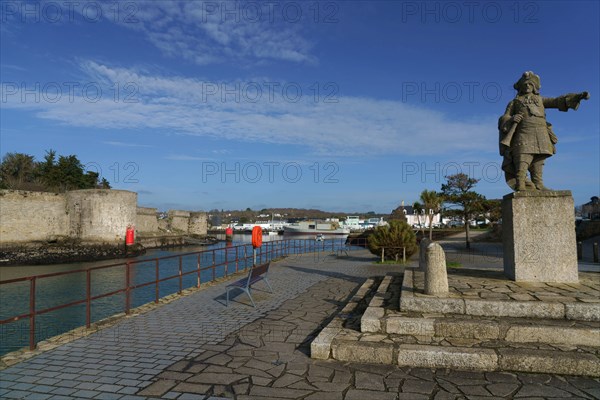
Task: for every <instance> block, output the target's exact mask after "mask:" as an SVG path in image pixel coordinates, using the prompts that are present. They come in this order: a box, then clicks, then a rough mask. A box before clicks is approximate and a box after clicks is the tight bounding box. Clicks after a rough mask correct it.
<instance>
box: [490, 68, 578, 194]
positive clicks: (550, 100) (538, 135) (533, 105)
mask: <svg viewBox="0 0 600 400" xmlns="http://www.w3.org/2000/svg"><path fill="white" fill-rule="evenodd" d="M513 87H514V88H515V90H517V95H516V97H515V98H514V99H513V100H512V101H511V102H510V103H508V106H507V107H506V111H505V112H504V115H502V116H501V117H500V120H499V121H498V130H499V131H500V155H502V156H504V161H503V162H502V169H503V170H504V174H505V178H506V183H507V184H508V186H510V187H511V189H513V190H516V191H520V190H548V189H547V188H546V187H545V186H544V180H543V177H542V175H543V172H544V162H545V160H546V158H548V157H550V156H552V155H553V154H554V153H556V147H555V145H556V143H557V142H558V138H557V137H556V135H555V134H554V132H553V130H552V125H551V124H549V123H548V122H546V111H545V109H546V108H558V109H559V110H560V111H568V110H569V108H572V109H574V110H577V108H578V107H579V103H580V102H581V100H583V99H585V100H587V99H589V98H590V95H589V94H588V92H582V93H577V94H574V93H569V94H566V95H563V96H559V97H541V96H540V87H541V85H540V77H539V76H537V75H536V74H534V73H533V72H531V71H527V72H525V73H524V74H523V75H522V76H521V79H519V81H518V82H517V83H515V84H514V85H513ZM528 171H529V174H530V176H531V180H529V179H528V178H527V172H528Z"/></svg>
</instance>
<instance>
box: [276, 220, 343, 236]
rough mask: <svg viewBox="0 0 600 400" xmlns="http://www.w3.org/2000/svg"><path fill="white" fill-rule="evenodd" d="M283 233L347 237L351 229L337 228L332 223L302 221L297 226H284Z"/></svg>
mask: <svg viewBox="0 0 600 400" xmlns="http://www.w3.org/2000/svg"><path fill="white" fill-rule="evenodd" d="M283 233H284V235H317V234H322V235H323V236H324V237H328V236H335V237H343V236H346V237H347V236H348V234H349V233H350V229H348V228H342V227H339V226H336V225H334V224H332V223H330V222H317V221H301V222H298V223H295V224H291V225H287V226H284V227H283Z"/></svg>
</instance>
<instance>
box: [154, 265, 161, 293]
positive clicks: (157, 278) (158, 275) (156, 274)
mask: <svg viewBox="0 0 600 400" xmlns="http://www.w3.org/2000/svg"><path fill="white" fill-rule="evenodd" d="M154 275H155V276H156V285H155V287H154V292H155V293H154V302H155V303H156V304H158V299H160V288H159V282H158V281H159V280H160V273H159V271H158V258H157V259H156V260H154Z"/></svg>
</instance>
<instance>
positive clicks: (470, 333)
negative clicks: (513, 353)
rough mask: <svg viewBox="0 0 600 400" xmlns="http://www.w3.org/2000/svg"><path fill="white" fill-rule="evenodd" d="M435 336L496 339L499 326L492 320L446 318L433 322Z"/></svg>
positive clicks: (498, 335)
mask: <svg viewBox="0 0 600 400" xmlns="http://www.w3.org/2000/svg"><path fill="white" fill-rule="evenodd" d="M435 336H439V337H446V338H448V337H450V338H464V339H498V338H499V337H500V326H499V325H498V323H497V322H494V321H485V320H455V321H452V320H448V321H439V322H438V323H436V324H435Z"/></svg>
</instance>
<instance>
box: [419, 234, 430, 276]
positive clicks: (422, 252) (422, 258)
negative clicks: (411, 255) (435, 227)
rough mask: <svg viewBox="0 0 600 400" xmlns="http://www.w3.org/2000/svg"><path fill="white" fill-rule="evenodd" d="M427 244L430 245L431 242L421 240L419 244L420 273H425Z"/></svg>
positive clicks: (426, 239) (425, 239) (424, 239)
mask: <svg viewBox="0 0 600 400" xmlns="http://www.w3.org/2000/svg"><path fill="white" fill-rule="evenodd" d="M429 243H431V240H429V239H428V238H423V239H421V243H420V244H419V269H420V270H421V271H425V259H426V256H427V246H429Z"/></svg>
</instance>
